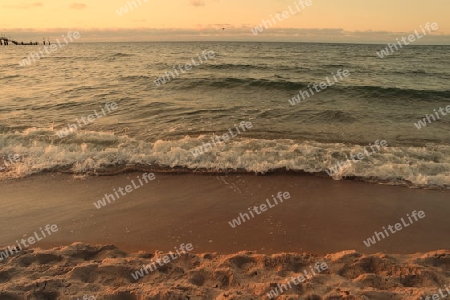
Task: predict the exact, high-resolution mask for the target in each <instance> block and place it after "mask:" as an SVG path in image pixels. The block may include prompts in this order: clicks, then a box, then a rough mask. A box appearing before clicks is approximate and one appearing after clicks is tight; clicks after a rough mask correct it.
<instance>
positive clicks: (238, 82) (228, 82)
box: [171, 77, 450, 101]
mask: <svg viewBox="0 0 450 300" xmlns="http://www.w3.org/2000/svg"><path fill="white" fill-rule="evenodd" d="M175 82H176V88H179V89H192V88H194V87H199V86H205V87H212V88H232V87H236V88H239V87H241V88H242V87H258V88H266V89H279V90H287V91H295V90H297V91H300V90H304V91H306V90H307V88H308V86H310V85H312V84H318V83H319V82H301V81H290V80H269V79H255V78H248V79H243V78H235V77H226V78H181V79H180V80H177V81H174V83H175ZM174 83H172V86H171V87H174ZM327 91H336V92H339V93H340V94H342V93H348V94H359V95H362V94H364V95H367V96H368V97H370V98H398V99H410V98H414V99H418V100H424V101H429V100H438V99H441V100H446V99H450V90H444V91H435V90H420V89H402V88H392V87H389V88H388V87H381V86H348V85H345V84H340V85H339V84H336V85H333V86H331V87H328V88H327Z"/></svg>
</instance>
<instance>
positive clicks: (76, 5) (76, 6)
mask: <svg viewBox="0 0 450 300" xmlns="http://www.w3.org/2000/svg"><path fill="white" fill-rule="evenodd" d="M70 8H71V9H78V10H81V9H85V8H86V4H84V3H72V4H71V5H70Z"/></svg>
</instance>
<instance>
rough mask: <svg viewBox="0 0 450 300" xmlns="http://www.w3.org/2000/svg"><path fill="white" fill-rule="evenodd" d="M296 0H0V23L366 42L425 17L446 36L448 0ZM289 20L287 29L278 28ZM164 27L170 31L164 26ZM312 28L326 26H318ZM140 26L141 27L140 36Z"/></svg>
mask: <svg viewBox="0 0 450 300" xmlns="http://www.w3.org/2000/svg"><path fill="white" fill-rule="evenodd" d="M133 1H134V2H135V3H136V4H137V7H135V8H134V9H133V10H130V8H129V6H128V2H130V3H131V2H133ZM139 1H140V2H141V4H139ZM299 1H301V0H245V1H244V0H164V1H156V0H130V1H127V0H95V1H90V2H87V1H85V0H80V1H78V2H72V1H61V0H41V1H35V0H32V1H28V0H14V2H13V1H11V0H0V8H1V12H2V16H1V19H0V31H6V32H8V33H11V32H13V34H14V35H17V33H16V32H19V31H21V30H20V29H22V31H30V30H29V29H30V28H32V29H33V30H37V31H51V30H56V29H59V31H61V32H63V31H64V30H66V29H67V30H69V29H70V30H72V29H73V30H79V31H80V33H81V35H82V36H83V34H82V32H83V31H85V32H90V34H85V35H84V36H85V37H87V36H97V37H98V36H102V35H103V37H104V39H106V40H108V39H113V40H114V36H116V37H117V34H116V35H113V34H111V29H114V28H116V29H117V28H120V29H128V30H132V31H133V32H135V33H136V35H134V34H132V35H131V36H132V37H133V38H134V39H138V40H142V39H144V40H145V39H149V40H154V39H159V38H160V39H168V38H169V39H172V40H177V39H179V38H183V37H184V38H188V37H189V36H192V35H193V36H197V37H202V39H207V38H206V37H207V36H209V37H214V38H215V39H220V38H221V37H222V38H224V39H230V38H231V37H235V39H237V40H249V41H251V40H252V39H258V40H260V39H266V40H271V39H274V40H276V39H277V38H280V36H282V37H283V38H284V39H287V40H289V37H290V36H291V37H292V39H293V40H295V37H296V36H298V32H300V36H301V37H302V38H305V37H309V38H310V39H313V40H317V39H323V40H324V41H327V40H328V39H329V36H330V35H332V36H333V32H334V31H336V30H337V29H340V30H341V31H340V33H339V34H335V36H336V37H337V38H342V39H347V40H351V41H355V40H356V41H358V40H360V41H362V42H366V41H369V42H370V41H372V40H373V41H376V40H377V39H380V38H383V37H382V34H380V32H383V31H389V32H395V33H401V32H404V33H411V32H413V31H414V30H416V29H420V26H421V25H424V24H425V23H427V22H436V23H438V24H439V29H438V30H437V31H436V32H435V33H434V34H435V37H434V39H441V40H442V41H449V37H448V35H450V18H449V17H448V13H449V12H450V1H449V0H426V1H424V0H408V1H400V0H376V1H369V0H310V1H312V5H311V6H309V7H307V6H305V8H304V9H303V8H301V5H300V4H298V2H299ZM303 1H306V0H303ZM11 3H13V4H11ZM296 4H297V6H299V7H300V8H301V11H300V13H297V14H296V15H289V17H288V18H286V19H284V20H283V21H281V22H277V24H275V25H274V26H273V27H272V28H271V29H269V30H266V31H265V32H264V33H261V34H260V35H259V36H258V37H255V36H253V34H252V33H251V31H250V28H253V27H254V26H256V25H258V24H260V23H261V21H262V19H266V20H268V19H269V18H270V15H272V16H274V15H275V14H276V13H282V12H283V11H288V10H289V9H288V7H289V6H291V8H292V9H293V10H294V11H295V6H296ZM126 6H128V10H129V11H128V12H127V13H123V14H122V16H120V15H119V14H118V12H117V10H119V9H120V8H121V7H124V8H125V7H126ZM122 12H123V11H122ZM222 27H225V28H226V31H225V32H223V31H221V30H220V28H222ZM287 28H290V31H283V29H287ZM24 29H26V30H24ZM99 29H101V31H99ZM147 29H152V30H153V31H152V30H149V31H148V30H147ZM155 29H164V30H165V31H161V32H164V34H160V35H155V34H154V30H155ZM167 29H171V31H170V32H169V33H168V31H167ZM292 29H299V30H300V31H298V32H297V31H295V30H292ZM318 29H327V30H325V31H323V32H321V31H320V30H318ZM331 29H334V31H332V30H331ZM355 31H358V32H357V33H355ZM92 32H95V35H93V34H92ZM138 32H144V34H142V36H140V35H139V34H137V33H138ZM374 32H375V33H374ZM18 34H19V35H20V33H18ZM388 36H389V35H386V42H389V41H390V38H391V37H390V36H389V38H388ZM124 37H126V35H124ZM397 37H398V35H397ZM394 40H395V38H394ZM430 40H431V39H430Z"/></svg>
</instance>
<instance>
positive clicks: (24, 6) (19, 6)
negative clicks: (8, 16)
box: [2, 2, 44, 9]
mask: <svg viewBox="0 0 450 300" xmlns="http://www.w3.org/2000/svg"><path fill="white" fill-rule="evenodd" d="M42 6H44V4H42V2H34V3H21V4H16V5H3V6H2V7H4V8H14V9H30V8H33V7H42Z"/></svg>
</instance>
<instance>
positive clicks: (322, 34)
mask: <svg viewBox="0 0 450 300" xmlns="http://www.w3.org/2000/svg"><path fill="white" fill-rule="evenodd" d="M141 1H142V0H141ZM222 26H223V27H226V30H222V28H221V27H222ZM251 28H252V26H251V25H248V24H242V25H240V26H231V25H227V24H208V25H204V26H203V27H197V28H191V29H180V28H102V29H100V28H91V29H86V28H84V29H82V28H79V29H76V28H53V29H52V28H47V29H45V30H42V29H32V28H8V29H7V30H8V31H9V32H14V34H11V36H13V37H14V38H16V39H17V40H24V41H25V40H30V39H36V38H37V37H41V36H49V37H50V40H55V39H56V38H59V39H61V36H62V35H63V34H67V32H69V31H72V32H74V31H79V32H80V34H81V36H82V40H80V42H126V41H135V42H145V41H245V42H303V43H307V42H313V43H359V44H382V45H386V44H387V43H393V42H394V41H395V39H396V38H401V37H402V36H407V35H408V34H409V33H408V32H387V31H347V30H344V29H341V28H270V29H267V30H265V31H264V32H263V33H260V34H259V35H257V36H255V35H254V34H253V33H252V32H251V31H250V29H251ZM415 44H416V45H430V44H432V45H450V35H445V34H439V33H436V34H432V35H427V36H426V37H424V38H422V39H421V40H420V41H417V42H416V43H415Z"/></svg>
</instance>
